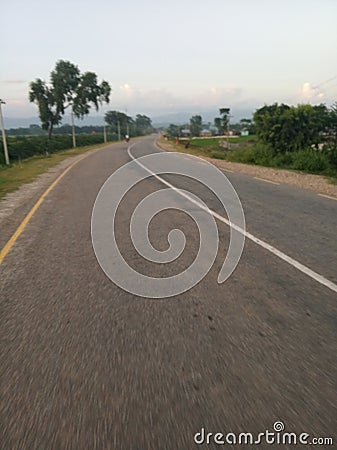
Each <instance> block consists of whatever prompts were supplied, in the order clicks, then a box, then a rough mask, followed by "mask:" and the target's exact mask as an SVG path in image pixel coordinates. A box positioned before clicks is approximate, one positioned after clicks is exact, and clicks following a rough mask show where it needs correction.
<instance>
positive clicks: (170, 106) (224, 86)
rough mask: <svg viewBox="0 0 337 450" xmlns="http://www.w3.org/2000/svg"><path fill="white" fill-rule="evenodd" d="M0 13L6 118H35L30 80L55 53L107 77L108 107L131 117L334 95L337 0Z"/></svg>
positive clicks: (47, 4) (70, 1) (35, 4)
mask: <svg viewBox="0 0 337 450" xmlns="http://www.w3.org/2000/svg"><path fill="white" fill-rule="evenodd" d="M0 13H1V28H0V37H1V39H0V54H1V61H0V96H1V98H4V99H5V100H6V101H7V104H6V106H5V108H4V114H5V115H7V116H8V117H30V116H34V115H36V114H37V109H36V106H34V105H32V104H30V103H29V101H28V90H29V82H30V81H32V80H34V79H35V78H37V77H40V78H43V79H46V80H48V79H49V74H50V71H51V70H52V69H53V67H54V65H55V62H56V61H57V60H58V59H65V60H70V61H71V62H73V63H75V64H77V65H78V66H79V68H80V69H81V71H86V70H92V71H95V72H96V73H97V75H98V77H99V79H105V80H107V81H109V82H110V84H111V86H112V88H113V94H112V96H111V105H110V106H109V107H108V108H107V109H120V110H125V109H126V108H127V111H128V113H130V114H136V113H138V112H140V113H145V114H149V115H150V116H159V115H162V114H167V113H171V112H179V111H190V112H193V113H198V112H200V113H202V112H203V111H209V110H213V109H214V110H215V111H216V109H217V108H218V107H221V106H229V107H231V108H232V110H233V111H235V109H237V110H238V109H249V108H251V109H254V108H256V107H258V106H261V105H263V104H264V103H270V102H274V101H278V102H287V103H294V104H296V103H299V102H311V103H313V104H314V103H319V102H326V103H328V104H331V103H332V102H333V101H334V100H336V99H337V27H336V23H337V1H336V0H317V1H315V0H303V1H302V0H291V1H289V0H255V1H249V0H236V1H234V0H232V1H228V0H209V1H207V2H204V1H203V2H201V1H199V0H194V1H192V0H191V1H190V0H171V1H159V0H157V1H154V0H139V1H135V0H124V1H115V0H96V1H93V0H91V1H87V0H58V1H57V2H56V1H52V2H51V1H49V0H44V1H41V0H31V1H29V0H26V1H24V0H3V1H2V3H1V6H0ZM334 77H336V78H334ZM332 78H334V79H332ZM330 79H332V80H331V81H328V80H330Z"/></svg>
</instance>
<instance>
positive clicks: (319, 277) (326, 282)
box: [128, 144, 337, 292]
mask: <svg viewBox="0 0 337 450" xmlns="http://www.w3.org/2000/svg"><path fill="white" fill-rule="evenodd" d="M134 145H136V144H133V145H131V146H130V147H129V148H128V155H129V156H130V158H131V159H132V160H133V161H135V162H136V163H137V164H138V165H139V166H140V167H142V168H143V169H144V170H146V171H147V172H148V173H150V174H151V175H152V176H154V177H155V178H157V180H159V181H160V182H161V183H163V184H165V185H166V186H168V187H170V188H171V189H173V190H174V191H176V192H177V193H178V194H179V195H181V196H182V197H185V198H187V199H188V200H189V201H190V202H192V203H194V204H195V205H197V206H198V207H199V208H201V209H203V210H204V211H207V212H208V213H209V214H212V216H213V217H215V218H216V219H218V220H220V222H223V223H225V224H226V225H228V226H229V227H233V229H234V230H236V231H238V232H239V233H241V234H243V235H244V236H245V237H246V238H248V239H250V240H251V241H253V242H255V244H257V245H259V246H260V247H263V248H264V249H266V250H268V251H269V252H270V253H273V254H274V255H276V256H278V257H279V258H280V259H282V260H283V261H285V262H287V263H288V264H290V265H291V266H293V267H295V268H296V269H297V270H299V271H300V272H303V273H304V274H305V275H307V276H308V277H310V278H312V279H313V280H315V281H317V282H318V283H320V284H322V285H323V286H326V287H327V288H329V289H331V290H332V291H334V292H337V285H336V284H335V283H333V282H332V281H330V280H328V279H327V278H325V277H323V275H320V274H319V273H317V272H315V271H314V270H312V269H310V268H309V267H307V266H305V265H304V264H301V263H300V262H298V261H296V259H293V258H291V256H288V255H286V254H285V253H283V252H282V251H281V250H278V249H277V248H275V247H273V246H272V245H270V244H268V243H267V242H264V241H262V240H261V239H259V238H257V237H256V236H254V235H253V234H251V233H249V232H248V231H246V230H244V229H242V228H241V227H238V226H237V225H235V224H234V223H230V222H229V221H228V220H227V219H226V218H225V217H223V216H220V214H218V213H216V212H215V211H213V210H211V209H209V208H207V207H205V206H204V205H202V204H201V203H199V202H197V201H196V200H194V198H192V197H190V196H189V195H188V194H186V193H184V192H181V190H180V189H179V188H177V187H176V186H174V185H173V184H171V183H169V182H168V181H166V180H164V179H163V178H161V177H160V176H159V175H157V174H155V173H154V172H152V170H150V169H148V168H147V167H146V166H144V165H143V164H142V163H141V162H139V161H138V160H137V158H135V157H134V156H133V155H132V153H131V152H130V150H131V148H132V147H133V146H134Z"/></svg>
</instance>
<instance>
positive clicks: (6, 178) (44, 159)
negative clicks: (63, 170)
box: [0, 142, 111, 199]
mask: <svg viewBox="0 0 337 450" xmlns="http://www.w3.org/2000/svg"><path fill="white" fill-rule="evenodd" d="M106 145H111V142H109V143H108V144H106ZM104 146H105V144H96V145H88V146H86V147H78V148H75V149H70V150H63V151H59V152H55V153H52V154H51V155H48V156H33V157H31V158H27V159H24V160H22V162H21V163H17V164H12V165H10V166H8V167H7V166H0V199H1V198H3V197H4V196H5V195H6V194H8V193H9V192H13V191H16V190H17V189H19V187H20V186H21V185H23V184H25V183H29V182H31V181H33V180H35V178H36V177H37V176H38V175H40V174H42V173H44V172H46V171H47V170H48V169H49V168H51V167H54V166H56V165H57V164H58V163H59V162H61V161H63V160H65V159H67V158H69V157H71V156H76V155H80V154H82V153H85V152H87V151H89V150H93V149H96V148H100V147H104Z"/></svg>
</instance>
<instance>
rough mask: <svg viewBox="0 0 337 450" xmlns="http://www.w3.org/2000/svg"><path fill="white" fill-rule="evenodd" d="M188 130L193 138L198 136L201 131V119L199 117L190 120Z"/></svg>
mask: <svg viewBox="0 0 337 450" xmlns="http://www.w3.org/2000/svg"><path fill="white" fill-rule="evenodd" d="M190 130H191V133H192V135H193V136H200V133H201V130H202V117H201V116H199V115H196V116H192V117H191V118H190Z"/></svg>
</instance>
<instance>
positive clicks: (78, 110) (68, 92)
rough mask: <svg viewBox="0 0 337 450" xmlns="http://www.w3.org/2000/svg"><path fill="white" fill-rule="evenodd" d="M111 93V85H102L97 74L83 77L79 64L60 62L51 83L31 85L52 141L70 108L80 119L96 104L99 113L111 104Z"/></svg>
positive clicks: (30, 94) (31, 91) (32, 98)
mask: <svg viewBox="0 0 337 450" xmlns="http://www.w3.org/2000/svg"><path fill="white" fill-rule="evenodd" d="M110 93H111V87H110V85H109V83H108V82H107V81H102V82H101V83H100V84H99V83H98V81H97V75H96V74H95V73H94V72H85V73H83V74H81V72H80V70H79V68H78V67H77V66H76V65H75V64H73V63H71V62H70V61H63V60H59V61H57V63H56V65H55V69H54V70H53V71H52V72H51V74H50V82H49V83H47V82H45V81H43V80H41V79H40V78H37V79H36V80H35V81H32V82H31V83H30V91H29V100H30V101H31V102H34V103H36V104H37V105H38V108H39V117H40V120H41V123H42V128H43V129H44V130H47V131H48V136H49V138H50V137H51V135H52V132H53V128H54V126H55V125H58V124H59V123H60V122H61V121H62V117H63V115H64V113H65V111H66V109H67V108H69V107H71V108H72V113H73V114H74V115H75V116H76V117H78V118H83V117H84V116H85V115H87V114H89V112H90V109H91V106H92V105H93V106H94V107H95V108H96V110H98V109H99V105H100V104H102V103H103V102H106V103H109V97H110Z"/></svg>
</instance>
